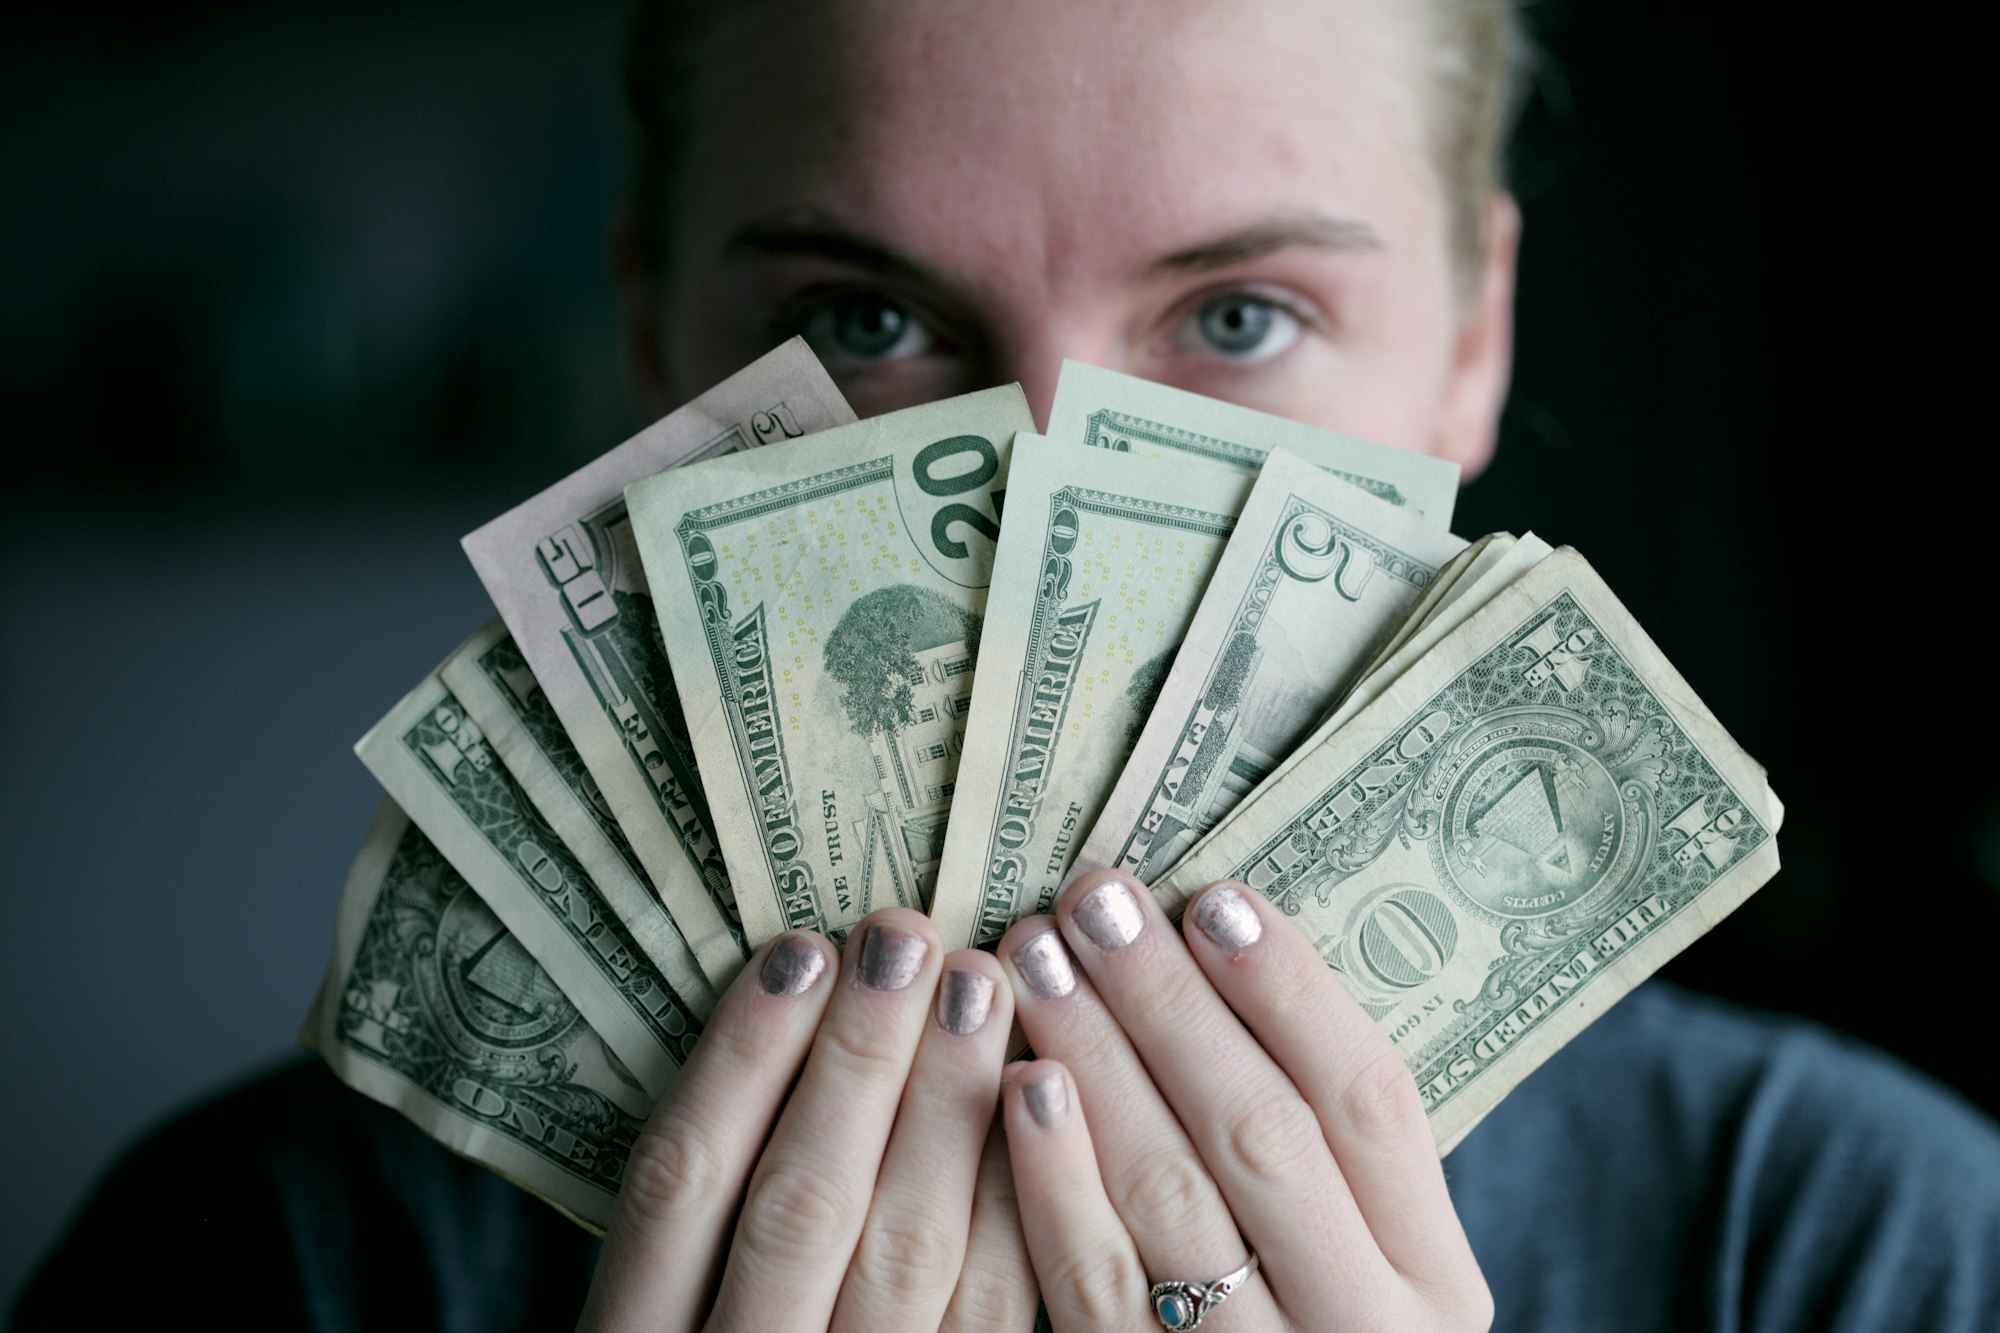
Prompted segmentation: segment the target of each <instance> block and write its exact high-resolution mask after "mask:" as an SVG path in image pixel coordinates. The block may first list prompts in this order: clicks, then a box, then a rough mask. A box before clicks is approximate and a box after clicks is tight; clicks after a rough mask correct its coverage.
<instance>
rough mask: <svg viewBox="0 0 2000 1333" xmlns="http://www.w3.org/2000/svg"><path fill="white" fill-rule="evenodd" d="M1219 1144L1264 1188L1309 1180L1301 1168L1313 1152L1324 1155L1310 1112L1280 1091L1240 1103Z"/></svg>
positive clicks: (1323, 1144)
mask: <svg viewBox="0 0 2000 1333" xmlns="http://www.w3.org/2000/svg"><path fill="white" fill-rule="evenodd" d="M1223 1145H1224V1149H1225V1151H1226V1152H1227V1153H1228V1154H1229V1164H1230V1165H1231V1166H1232V1167H1234V1168H1235V1170H1236V1171H1237V1172H1238V1173H1239V1174H1240V1175H1242V1176H1243V1177H1244V1178H1245V1179H1247V1180H1248V1181H1249V1182H1250V1183H1251V1184H1253V1185H1256V1186H1258V1187H1260V1188H1263V1189H1288V1188H1290V1187H1294V1186H1296V1185H1297V1184H1298V1183H1299V1182H1300V1181H1301V1180H1308V1179H1311V1178H1312V1177H1311V1176H1310V1175H1306V1174H1304V1169H1305V1168H1306V1167H1308V1166H1309V1165H1310V1164H1311V1162H1312V1157H1313V1154H1315V1153H1318V1154H1320V1155H1321V1156H1326V1155H1327V1153H1328V1150H1327V1146H1326V1138H1325V1136H1324V1135H1323V1134H1322V1133H1321V1132H1320V1127H1319V1121H1318V1120H1317V1119H1316V1118H1315V1117H1314V1116H1313V1113H1312V1111H1311V1110H1310V1109H1308V1108H1307V1106H1306V1104H1305V1103H1304V1102H1302V1101H1300V1100H1299V1099H1298V1098H1297V1097H1295V1096H1290V1095H1287V1094H1285V1093H1283V1092H1279V1093H1277V1094H1275V1095H1271V1096H1263V1097H1257V1098H1254V1099H1252V1100H1250V1101H1248V1102H1245V1103H1244V1105H1243V1106H1242V1107H1241V1108H1240V1109H1239V1110H1238V1111H1237V1112H1236V1114H1235V1115H1234V1116H1232V1117H1231V1118H1230V1120H1229V1123H1228V1126H1227V1128H1226V1130H1225V1131H1224V1135H1223Z"/></svg>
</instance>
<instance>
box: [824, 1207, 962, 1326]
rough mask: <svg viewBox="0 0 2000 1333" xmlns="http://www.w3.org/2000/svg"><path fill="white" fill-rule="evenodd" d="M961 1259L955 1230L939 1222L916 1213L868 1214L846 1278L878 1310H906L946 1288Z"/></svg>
mask: <svg viewBox="0 0 2000 1333" xmlns="http://www.w3.org/2000/svg"><path fill="white" fill-rule="evenodd" d="M963 1257H964V1256H963V1255H962V1254H961V1253H960V1250H959V1246H958V1237H957V1233H956V1231H955V1230H954V1229H953V1228H952V1227H950V1226H948V1225H946V1224H945V1223H944V1221H943V1219H941V1218H937V1217H931V1216H927V1215H925V1214H923V1213H920V1212H905V1213H902V1214H901V1215H899V1216H897V1217H895V1218H886V1217H873V1216H871V1217H870V1218H869V1219H868V1223H867V1225H866V1226H864V1227H863V1228H862V1231H861V1240H860V1243H859V1244H857V1245H856V1246H855V1247H854V1258H853V1259H852V1260H851V1261H850V1262H849V1264H848V1275H849V1279H850V1281H852V1282H854V1283H856V1284H859V1285H860V1286H861V1287H862V1288H863V1289H864V1290H865V1292H866V1294H867V1299H868V1300H869V1301H870V1303H871V1304H874V1305H876V1306H878V1308H880V1309H883V1310H899V1309H909V1308H911V1307H913V1306H915V1305H917V1304H918V1303H919V1302H923V1301H926V1300H928V1299H933V1298H935V1297H936V1296H938V1295H939V1294H941V1293H943V1292H946V1291H949V1290H951V1284H952V1281H953V1279H954V1278H956V1277H957V1276H958V1268H959V1264H960V1262H961V1260H962V1259H963Z"/></svg>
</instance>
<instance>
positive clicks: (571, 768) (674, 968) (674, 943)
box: [438, 617, 716, 1018]
mask: <svg viewBox="0 0 2000 1333" xmlns="http://www.w3.org/2000/svg"><path fill="white" fill-rule="evenodd" d="M438 676H439V678H440V679H441V680H442V681H443V682H444V687H445V689H447V690H449V691H450V692H451V694H452V696H453V697H454V698H456V699H457V700H458V702H459V704H460V706H461V707H463V708H464V709H465V712H466V715H467V716H468V717H470V718H471V719H472V721H473V724H474V725H475V726H477V727H478V728H479V731H480V732H481V733H482V734H483V735H484V736H485V737H486V743H487V744H488V745H490V746H492V747H493V751H494V753H495V754H497V755H499V756H500V762H501V763H502V764H504V765H505V766H506V769H507V772H508V773H509V774H510V775H511V776H512V777H513V779H514V781H515V783H516V784H518V785H519V787H520V789H521V791H522V792H523V793H524V794H525V795H526V796H527V798H528V800H529V801H530V802H532V803H533V805H534V807H535V810H536V811H537V812H538V813H539V814H540V815H541V817H542V818H543V819H544V820H546V821H548V825H549V827H550V828H551V829H553V830H554V831H555V835H556V837H557V838H559V839H560V840H561V841H562V844H563V846H564V847H565V848H567V849H568V851H569V852H570V854H571V855H573V856H574V857H575V858H576V860H577V862H578V864H579V865H581V866H582V867H583V871H584V874H585V875H586V876H587V877H588V878H589V880H590V882H591V883H592V884H593V885H595V886H596V888H597V891H598V892H599V893H601V894H603V896H604V901H605V902H606V903H607V904H609V905H610V908H611V910H612V912H613V913H614V914H615V915H616V916H617V917H618V919H619V920H620V921H622V922H624V923H625V925H626V927H627V928H628V929H629V930H630V931H631V932H632V938H633V939H634V940H635V941H637V943H638V945H639V948H640V950H641V951H642V952H643V953H644V954H645V955H646V957H647V958H649V959H650V960H652V962H653V963H654V965H655V966H657V967H658V968H659V969H660V973H661V975H663V976H664V977H666V979H667V984H668V985H670V986H671V987H673V989H674V991H675V993H677V994H678V995H680V996H681V997H682V998H684V999H685V1000H686V1001H687V1002H688V1004H689V1006H690V1007H691V1008H693V1009H694V1011H695V1013H696V1014H697V1015H698V1016H699V1017H702V1018H707V1017H708V1014H709V1011H710V1010H711V1009H712V1008H713V1007H714V1004H715V997H716V992H715V989H714V987H713V986H711V985H710V984H709V981H708V978H707V977H706V976H705V975H703V973H702V970H701V967H700V965H699V964H698V963H697V962H696V961H695V957H694V951H693V949H691V948H690V947H689V945H688V942H687V939H686V937H685V936H683V935H682V934H681V931H680V927H679V926H678V925H676V924H675V922H674V919H673V918H672V917H671V916H669V915H668V914H667V911H666V908H665V906H664V905H662V904H661V902H660V900H659V898H658V897H656V896H655V895H654V893H653V891H652V888H651V886H650V885H648V884H647V882H646V874H645V871H644V869H643V868H642V867H641V866H640V865H639V858H638V856H637V855H636V854H635V853H634V852H633V851H632V844H631V843H629V842H627V841H626V839H625V834H624V831H623V830H622V829H620V828H619V827H618V821H617V820H616V819H615V818H614V817H613V816H612V813H611V806H610V803H609V802H607V801H606V800H605V799H604V794H603V792H602V791H601V790H600V789H599V788H598V786H597V781H596V779H594V778H592V777H591V776H590V769H589V768H588V767H586V766H585V764H584V762H583V756H582V755H580V754H578V753H577V752H576V746H575V745H574V744H572V743H571V741H570V739H569V735H568V733H566V732H565V731H564V730H563V729H562V719H560V718H558V717H557V716H556V712H555V708H554V707H553V706H552V705H550V703H549V698H548V693H547V692H546V691H545V690H543V689H542V687H541V683H540V682H539V681H537V680H536V679H535V674H534V672H533V671H531V670H530V669H529V668H528V663H527V660H526V659H525V658H523V657H522V656H521V651H520V649H519V648H518V647H516V646H515V643H514V637H513V636H512V635H511V634H509V633H508V632H507V626H506V625H505V624H504V623H503V622H501V620H500V619H499V618H498V617H495V618H494V619H492V620H490V621H488V622H487V624H486V626H485V627H484V628H483V629H481V630H480V631H479V632H478V633H477V634H475V635H473V636H472V637H471V638H470V639H468V640H466V642H465V643H464V644H463V645H461V646H460V647H459V649H458V651H456V652H454V653H453V654H452V655H451V656H450V657H448V658H446V659H445V663H444V665H443V666H442V667H440V668H439V669H438Z"/></svg>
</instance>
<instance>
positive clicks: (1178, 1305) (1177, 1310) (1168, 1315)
mask: <svg viewBox="0 0 2000 1333" xmlns="http://www.w3.org/2000/svg"><path fill="white" fill-rule="evenodd" d="M1153 1311H1154V1313H1155V1314H1157V1315H1159V1317H1160V1322H1161V1323H1162V1324H1165V1325H1166V1326H1167V1327H1168V1328H1180V1327H1182V1326H1183V1325H1185V1324H1186V1323H1187V1321H1188V1316H1190V1315H1192V1314H1193V1313H1194V1311H1193V1310H1192V1309H1190V1308H1189V1306H1188V1299H1187V1297H1185V1296H1180V1295H1174V1294H1171V1293H1169V1294H1168V1295H1165V1296H1162V1297H1160V1299H1159V1301H1158V1302H1157V1303H1156V1304H1155V1305H1154V1306H1153Z"/></svg>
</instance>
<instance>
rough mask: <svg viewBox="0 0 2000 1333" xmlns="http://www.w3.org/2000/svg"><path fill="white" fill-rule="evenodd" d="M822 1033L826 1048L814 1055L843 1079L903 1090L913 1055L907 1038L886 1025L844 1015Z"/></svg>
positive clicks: (856, 1016) (822, 1029)
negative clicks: (901, 1088)
mask: <svg viewBox="0 0 2000 1333" xmlns="http://www.w3.org/2000/svg"><path fill="white" fill-rule="evenodd" d="M842 1018H843V1019H845V1020H846V1021H838V1020H836V1021H834V1022H831V1023H828V1024H827V1025H826V1026H825V1027H823V1028H821V1029H820V1035H821V1036H822V1037H823V1038H824V1044H823V1045H822V1046H820V1048H819V1049H818V1050H815V1051H814V1052H813V1058H814V1060H815V1061H825V1062H826V1063H828V1064H829V1065H831V1066H833V1067H834V1068H836V1069H838V1070H839V1071H840V1072H841V1073H842V1074H843V1075H845V1076H848V1077H851V1078H854V1079H859V1080H861V1081H864V1082H867V1083H893V1084H895V1085H896V1086H898V1087H900V1086H902V1082H903V1076H904V1073H905V1071H906V1070H907V1067H908V1065H909V1059H910V1052H909V1049H908V1045H909V1044H908V1042H907V1041H906V1039H905V1037H904V1034H903V1033H901V1032H899V1031H897V1030H896V1029H895V1028H894V1027H892V1026H890V1025H889V1024H886V1023H879V1022H868V1021H866V1020H864V1019H862V1018H861V1016H860V1015H856V1014H846V1015H842Z"/></svg>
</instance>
